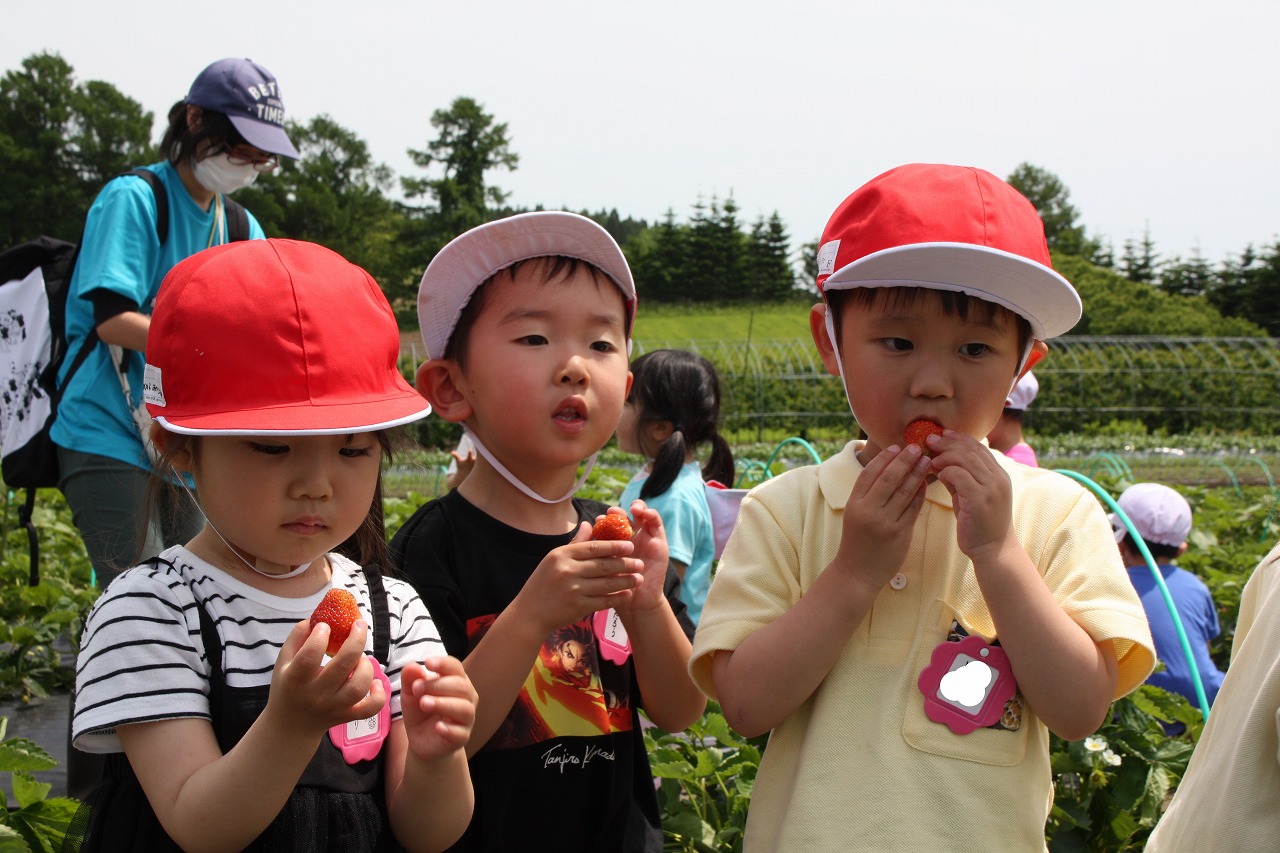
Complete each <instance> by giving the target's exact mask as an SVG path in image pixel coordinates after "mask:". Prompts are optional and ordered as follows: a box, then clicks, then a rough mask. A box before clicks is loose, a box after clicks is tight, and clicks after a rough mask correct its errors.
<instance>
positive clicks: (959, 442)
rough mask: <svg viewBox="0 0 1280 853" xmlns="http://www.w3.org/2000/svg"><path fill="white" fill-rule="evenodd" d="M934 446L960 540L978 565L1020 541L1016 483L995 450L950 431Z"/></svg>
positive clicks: (935, 466)
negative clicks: (1016, 529)
mask: <svg viewBox="0 0 1280 853" xmlns="http://www.w3.org/2000/svg"><path fill="white" fill-rule="evenodd" d="M933 444H934V457H933V459H932V468H933V471H934V473H935V474H936V476H937V478H938V481H939V482H941V483H942V484H943V485H944V486H946V487H947V491H948V492H950V493H951V501H952V504H953V506H954V507H955V513H956V544H957V545H959V547H960V550H961V551H963V552H964V554H965V556H967V557H969V559H971V560H973V561H974V566H975V568H976V567H977V566H978V565H979V564H981V563H982V562H983V560H984V558H986V557H988V556H995V554H996V553H998V552H999V550H1000V549H1002V548H1004V547H1006V546H1008V545H1010V544H1016V539H1015V538H1014V537H1013V486H1012V484H1011V483H1010V480H1009V475H1008V474H1007V473H1005V471H1004V469H1003V468H1001V467H1000V463H999V462H997V461H996V458H995V456H994V455H993V454H992V452H991V450H990V449H989V448H987V447H985V446H984V445H983V444H982V443H981V442H980V441H978V440H977V439H975V438H973V437H972V436H968V435H965V434H963V433H959V432H954V431H951V430H948V431H947V432H946V433H945V434H944V435H943V436H942V437H941V438H938V439H936V440H934V442H933ZM1011 540H1012V542H1011ZM1019 547H1020V546H1019Z"/></svg>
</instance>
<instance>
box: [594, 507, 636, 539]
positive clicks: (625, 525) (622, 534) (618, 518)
mask: <svg viewBox="0 0 1280 853" xmlns="http://www.w3.org/2000/svg"><path fill="white" fill-rule="evenodd" d="M631 532H632V531H631V522H630V521H628V520H627V517H626V516H625V515H619V514H618V513H616V512H611V513H609V514H608V515H603V516H601V517H600V520H599V521H597V522H596V524H595V527H593V528H591V538H592V539H630V538H631Z"/></svg>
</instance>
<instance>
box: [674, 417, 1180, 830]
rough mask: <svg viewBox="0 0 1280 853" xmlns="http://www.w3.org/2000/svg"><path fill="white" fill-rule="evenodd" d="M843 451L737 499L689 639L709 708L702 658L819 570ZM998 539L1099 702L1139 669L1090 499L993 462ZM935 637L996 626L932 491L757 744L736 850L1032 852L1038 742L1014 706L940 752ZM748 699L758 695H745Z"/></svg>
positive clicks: (835, 527) (1041, 734) (1118, 573)
mask: <svg viewBox="0 0 1280 853" xmlns="http://www.w3.org/2000/svg"><path fill="white" fill-rule="evenodd" d="M859 446H860V443H858V442H851V443H850V444H849V445H847V446H846V447H845V448H844V450H842V451H841V452H840V453H839V454H837V455H836V456H835V457H833V458H831V459H829V460H827V461H826V462H824V463H822V465H820V466H810V467H806V468H800V469H797V470H795V471H791V472H788V473H786V474H783V475H782V476H780V477H776V478H774V479H772V480H769V481H767V482H765V483H764V484H763V485H761V486H759V487H757V488H755V489H753V490H752V491H751V492H750V493H749V494H748V495H747V497H746V498H745V499H744V500H743V502H742V512H741V515H740V516H739V520H738V526H737V527H736V528H735V530H734V533H733V536H732V538H731V539H730V540H729V544H728V546H727V547H726V549H725V553H724V557H723V560H722V562H721V564H720V568H719V571H718V573H717V574H716V577H715V580H714V581H713V582H712V584H711V590H710V592H709V593H708V595H707V601H706V606H705V608H704V610H703V614H702V620H701V622H700V623H699V625H698V631H697V634H696V636H695V638H694V645H693V658H692V660H691V662H690V671H691V673H692V675H693V677H694V679H695V680H696V681H697V683H698V685H699V686H700V687H701V688H702V690H703V691H704V692H706V693H707V695H709V696H711V697H712V698H715V691H714V688H713V686H712V683H711V659H712V656H713V655H714V654H715V652H716V651H718V650H721V649H735V648H737V647H738V645H739V644H740V643H741V642H742V641H743V640H744V639H746V638H747V637H748V636H750V635H751V634H753V633H754V632H755V631H756V630H758V629H759V628H761V627H763V626H764V625H766V624H768V623H770V622H772V621H773V620H774V619H776V618H777V617H778V616H780V615H781V614H782V613H784V612H785V611H786V610H787V609H789V608H790V607H792V606H793V605H794V604H795V603H796V602H797V601H798V600H799V599H800V597H801V596H802V595H804V594H805V591H806V590H808V589H809V587H810V586H811V585H812V584H813V582H814V579H815V578H816V577H817V576H818V573H819V572H821V571H822V569H823V568H824V567H825V566H826V565H827V563H829V562H830V560H831V558H832V556H833V555H834V554H835V553H836V547H837V545H838V543H839V540H840V535H841V529H842V528H841V519H842V515H843V512H844V505H845V502H846V501H847V500H848V498H849V494H850V493H851V491H852V489H853V484H854V480H855V479H857V476H858V474H859V473H861V471H862V466H861V465H860V464H859V463H858V461H857V458H856V456H855V451H856V450H857V448H858V447H859ZM996 459H997V460H999V461H1000V464H1001V466H1002V467H1003V468H1004V469H1005V471H1007V472H1008V473H1009V476H1010V478H1011V479H1012V481H1013V495H1014V509H1013V524H1014V528H1015V530H1016V532H1017V536H1018V539H1019V540H1020V541H1021V542H1022V544H1023V547H1024V548H1025V549H1026V551H1027V554H1028V555H1029V556H1030V557H1031V560H1032V562H1034V563H1035V564H1036V566H1037V567H1038V568H1039V570H1040V573H1041V574H1042V575H1043V576H1044V580H1045V583H1046V584H1047V585H1048V587H1049V589H1050V590H1051V591H1052V592H1053V595H1054V597H1055V598H1056V599H1057V600H1058V602H1059V603H1060V604H1061V605H1062V607H1063V609H1065V610H1066V611H1067V613H1069V614H1070V615H1071V618H1072V619H1074V620H1075V621H1076V622H1077V623H1078V624H1079V625H1080V626H1082V627H1083V628H1084V629H1085V630H1086V631H1087V632H1088V633H1089V635H1090V636H1091V637H1093V639H1094V640H1095V641H1099V642H1101V641H1103V640H1111V641H1112V642H1113V643H1114V646H1115V650H1116V655H1117V657H1118V660H1119V669H1120V680H1119V684H1118V686H1117V688H1116V696H1117V697H1119V696H1122V695H1124V694H1125V693H1127V692H1129V691H1130V690H1132V689H1134V688H1135V687H1137V686H1138V685H1139V684H1141V683H1142V682H1143V681H1144V680H1145V679H1146V677H1147V675H1149V674H1150V672H1151V670H1152V668H1153V667H1154V665H1155V652H1154V646H1153V643H1152V641H1151V634H1150V631H1149V629H1148V627H1147V619H1146V615H1145V613H1144V612H1143V609H1142V604H1141V602H1140V601H1139V600H1138V596H1137V594H1136V593H1135V592H1134V589H1133V585H1132V584H1131V583H1130V582H1129V577H1128V575H1127V574H1126V573H1125V570H1124V566H1123V565H1122V564H1121V561H1120V555H1119V551H1118V550H1117V548H1116V542H1115V538H1114V537H1113V536H1112V533H1111V526H1110V524H1109V523H1108V522H1107V518H1106V514H1105V512H1104V511H1103V510H1102V507H1101V505H1100V504H1099V503H1098V501H1097V499H1096V498H1094V497H1093V496H1092V495H1091V494H1089V493H1088V492H1087V491H1086V490H1084V489H1083V488H1082V487H1080V486H1079V485H1077V484H1076V483H1075V482H1073V481H1072V480H1070V479H1068V478H1066V477H1064V476H1062V475H1060V474H1055V473H1053V472H1052V471H1047V470H1043V469H1037V468H1028V467H1026V466H1023V465H1019V464H1017V463H1015V462H1012V461H1010V460H1007V459H1005V458H1004V457H1003V456H1002V455H1001V454H996ZM952 620H956V621H958V622H959V623H960V624H961V625H962V626H963V627H964V628H965V629H966V630H967V631H968V633H969V634H974V635H981V636H982V637H984V638H985V639H987V640H991V639H993V637H994V633H995V627H994V625H993V623H992V619H991V614H990V613H989V612H988V610H987V606H986V602H985V601H984V599H983V597H982V593H981V591H980V590H979V588H978V583H977V580H976V578H975V577H974V573H973V566H972V564H971V563H970V561H969V559H968V558H967V557H965V555H964V554H963V553H962V552H961V551H960V549H959V548H958V547H957V545H956V527H955V514H954V511H953V509H952V506H951V496H950V494H949V493H948V492H947V490H946V488H945V487H944V486H943V485H942V484H941V483H937V482H935V483H932V484H930V485H929V486H928V488H927V491H926V500H925V504H924V507H923V509H922V510H921V513H920V517H919V519H918V520H917V522H916V526H915V533H914V535H913V537H912V542H911V547H910V550H909V551H908V553H907V558H906V561H905V562H904V564H903V568H902V571H901V573H900V576H899V578H897V579H895V582H894V583H892V584H890V585H889V586H886V588H885V589H884V591H883V592H882V593H881V594H880V596H879V597H878V598H877V599H876V602H875V605H874V606H873V608H872V610H871V612H870V613H869V614H868V616H867V618H866V619H864V620H863V622H862V624H861V625H860V626H859V627H858V630H857V631H856V632H855V633H854V634H853V636H852V637H851V638H850V639H849V640H848V642H847V643H846V644H845V646H844V650H843V652H842V653H841V656H840V658H839V660H838V661H837V662H836V664H835V666H834V667H832V669H831V672H830V673H829V674H828V675H827V677H826V680H825V681H824V682H823V683H822V685H821V686H820V687H819V688H818V690H817V691H815V692H814V694H813V696H811V697H810V698H809V699H808V701H806V702H805V703H804V704H803V705H801V706H800V707H799V708H798V709H797V710H796V711H795V713H793V714H792V715H791V716H790V717H789V718H788V719H787V720H786V722H784V723H783V724H782V725H780V726H778V728H776V729H775V730H774V731H773V733H772V734H771V736H770V739H769V747H768V749H767V750H766V752H765V756H764V760H763V762H762V764H761V767H760V771H759V775H758V777H757V779H756V784H755V790H754V793H753V795H752V801H751V810H750V812H749V814H748V818H747V830H746V849H747V850H749V851H790V850H797V851H804V853H821V851H840V853H845V851H849V850H874V851H892V850H902V851H912V853H917V851H921V850H999V851H1002V853H1008V851H1022V850H1028V851H1030V850H1034V851H1043V850H1044V849H1045V844H1044V824H1045V821H1046V819H1047V817H1048V814H1049V808H1050V806H1051V804H1052V780H1051V777H1050V771H1049V735H1048V730H1047V729H1046V728H1045V727H1044V724H1043V723H1041V722H1040V720H1039V719H1038V718H1037V717H1036V716H1035V714H1034V713H1033V712H1032V711H1031V710H1030V709H1029V708H1026V707H1025V705H1024V710H1023V717H1022V721H1021V725H1020V727H1018V728H1017V730H1016V731H1005V730H997V729H990V728H983V729H978V730H977V731H974V732H971V733H970V734H966V735H956V734H953V733H952V732H951V730H950V729H949V728H947V727H946V726H945V725H942V724H940V723H935V722H933V721H931V720H930V719H929V718H928V717H926V716H925V711H924V700H923V696H922V695H921V693H920V690H919V688H918V687H917V679H918V677H919V675H920V672H921V670H922V669H923V668H924V667H925V666H926V665H928V663H929V661H930V655H931V654H932V652H933V650H934V648H935V647H936V646H937V645H938V644H939V643H941V642H943V641H945V639H946V636H947V631H948V628H949V627H950V625H951V622H952ZM759 689H760V690H768V689H769V685H768V684H766V683H762V684H760V685H759Z"/></svg>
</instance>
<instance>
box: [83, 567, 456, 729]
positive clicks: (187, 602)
mask: <svg viewBox="0 0 1280 853" xmlns="http://www.w3.org/2000/svg"><path fill="white" fill-rule="evenodd" d="M328 557H329V563H330V565H331V566H332V567H333V576H332V579H331V581H330V585H331V586H333V587H339V588H342V589H347V590H350V591H351V592H352V594H354V595H355V597H356V601H357V602H358V603H359V605H360V612H361V614H363V616H364V618H365V620H366V621H369V622H370V623H371V624H370V629H369V635H368V640H367V642H366V648H365V651H366V652H370V653H371V652H372V650H373V628H372V609H371V607H370V601H369V589H368V586H367V584H366V582H365V577H364V573H363V572H362V571H361V570H360V568H359V567H358V566H357V565H356V564H355V563H353V562H351V561H350V560H347V559H345V558H344V557H341V556H339V555H337V554H329V555H328ZM161 558H162V559H163V560H167V561H168V562H169V563H172V565H166V564H165V563H160V564H158V565H154V566H153V565H151V564H144V565H141V566H136V567H134V568H132V569H130V570H129V571H127V572H125V573H124V574H122V575H120V577H118V578H116V580H114V581H113V582H112V583H111V585H110V586H109V587H108V588H107V590H106V591H105V592H104V593H103V594H102V597H101V598H99V599H98V602H97V604H96V605H94V608H93V611H92V612H91V613H90V614H89V619H88V622H87V623H86V624H85V629H84V634H83V636H82V638H81V646H80V655H79V658H78V659H77V662H76V708H75V717H74V719H73V720H72V735H73V738H74V743H75V746H76V748H78V749H80V750H81V751H84V752H98V753H106V752H120V751H122V749H123V748H122V747H121V745H120V739H119V738H118V737H117V736H116V732H115V728H116V726H120V725H125V724H129V723H146V722H155V721H157V720H172V719H181V718H190V717H196V718H200V719H206V720H207V719H209V698H208V697H209V665H208V662H207V661H206V660H205V654H204V643H203V641H202V640H201V638H200V612H199V609H198V608H197V606H196V599H195V597H194V596H198V597H199V600H200V602H201V603H202V604H203V605H204V608H205V610H206V611H208V613H209V616H210V617H211V618H212V620H213V622H214V624H215V625H216V626H217V631H218V639H219V641H220V643H221V645H222V647H223V649H224V652H223V664H224V672H225V677H226V681H227V686H228V687H233V688H239V687H259V686H262V685H269V684H270V683H271V673H272V669H273V667H274V666H275V662H276V657H277V656H278V655H279V654H280V648H281V647H282V646H283V645H284V641H285V639H286V638H287V637H288V635H289V632H290V631H291V630H292V629H293V626H294V625H295V624H297V622H298V621H299V620H301V619H307V618H309V617H310V616H311V612H312V611H313V610H314V609H315V607H316V605H317V604H319V603H320V599H322V598H323V597H324V594H325V592H326V591H327V590H328V587H326V588H324V589H321V590H319V591H317V592H316V593H315V594H313V595H309V596H306V597H305V598H282V597H280V596H277V595H272V594H270V593H268V592H264V591H262V590H260V589H255V588H254V587H251V586H249V585H248V584H245V583H242V582H241V581H239V580H237V579H236V578H235V577H234V576H233V575H230V574H228V573H227V572H225V571H223V570H222V569H219V568H216V567H214V566H212V565H210V564H209V563H206V562H205V561H204V560H201V559H200V558H199V557H196V556H195V555H194V554H192V553H191V552H190V551H188V550H187V549H185V548H182V547H175V548H170V549H169V550H167V551H165V552H164V553H163V554H162V555H161ZM385 585H386V591H387V609H388V610H389V611H390V623H391V647H390V652H389V661H388V665H387V667H386V673H387V677H388V678H389V679H390V680H391V700H390V702H391V717H392V719H393V720H394V719H399V718H400V671H401V669H403V667H404V665H405V664H406V663H408V662H410V661H419V662H420V661H422V660H423V659H424V658H427V657H431V656H440V655H444V654H446V652H445V649H444V645H443V644H442V643H441V642H440V635H439V632H437V630H436V627H435V624H434V623H433V622H432V621H431V615H430V614H429V613H428V612H427V608H426V606H425V605H424V604H423V603H422V600H421V599H420V598H418V595H417V593H415V592H414V591H413V588H412V587H411V586H409V584H407V583H405V582H404V581H400V580H396V579H394V578H385Z"/></svg>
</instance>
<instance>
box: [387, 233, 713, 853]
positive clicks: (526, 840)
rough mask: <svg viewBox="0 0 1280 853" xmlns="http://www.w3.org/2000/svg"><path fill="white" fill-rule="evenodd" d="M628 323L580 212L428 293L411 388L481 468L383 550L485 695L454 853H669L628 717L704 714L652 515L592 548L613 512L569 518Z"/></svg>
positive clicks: (447, 251) (622, 269) (619, 278)
mask: <svg viewBox="0 0 1280 853" xmlns="http://www.w3.org/2000/svg"><path fill="white" fill-rule="evenodd" d="M634 317H635V285H634V284H633V282H632V279H631V272H630V270H629V269H628V268H627V262H626V259H625V258H624V257H623V255H622V251H621V249H619V248H618V244H617V243H615V242H614V240H613V238H612V237H610V236H609V233H608V232H607V231H605V230H604V229H603V228H601V227H600V226H599V225H597V224H596V223H594V222H592V221H591V220H590V219H587V218H586V217H583V216H578V215H577V214H572V213H563V212H558V211H545V212H535V213H524V214H519V215H516V216H512V217H509V218H506V219H500V220H497V221H495V222H490V223H487V224H485V225H481V226H479V227H477V228H473V229H472V230H470V231H468V232H466V233H464V234H462V235H461V236H459V237H457V238H455V239H454V240H453V241H451V242H450V243H449V244H448V245H447V246H445V247H444V249H442V250H441V251H440V252H439V254H437V255H436V256H435V258H433V259H432V261H431V263H430V265H429V266H428V267H427V270H426V272H425V273H424V275H423V277H422V285H421V287H420V288H419V290H418V318H419V321H420V324H421V329H422V338H423V342H424V343H425V345H426V350H427V357H428V361H426V362H424V363H423V364H422V366H421V367H420V368H419V369H418V376H417V382H418V389H419V390H420V391H421V392H422V394H423V396H425V397H426V398H427V399H428V400H429V401H430V402H431V405H432V407H433V409H434V410H435V412H436V413H437V414H438V415H440V416H441V417H443V418H444V419H445V420H448V421H452V422H461V423H462V424H463V426H464V428H465V430H466V431H467V433H468V434H469V435H470V436H471V440H472V442H473V443H474V444H475V448H476V455H477V458H476V463H475V467H474V468H473V469H472V471H471V473H470V474H469V475H467V478H466V479H465V480H463V481H462V484H461V485H460V486H458V488H457V489H454V490H452V491H450V492H448V493H447V494H445V495H444V496H443V497H440V498H438V499H436V500H434V501H431V502H430V503H427V504H425V505H424V506H422V507H421V508H420V509H419V510H418V511H417V512H415V513H414V515H413V516H412V517H411V518H410V519H409V520H408V521H406V522H405V524H404V526H402V527H401V528H400V530H399V531H398V532H397V533H396V536H395V538H394V539H393V540H392V543H391V550H392V554H393V558H394V560H395V563H396V566H397V567H398V568H400V569H401V570H402V571H403V572H404V573H405V574H406V575H407V576H408V577H409V578H410V580H411V581H412V582H413V583H414V585H415V586H416V587H417V588H418V591H419V592H420V593H421V594H422V597H423V599H424V600H425V601H426V603H427V607H428V608H430V610H431V615H432V616H433V617H434V619H435V622H436V625H437V626H438V627H439V629H440V636H441V638H442V639H443V641H444V644H445V648H446V649H447V650H448V651H449V652H450V654H453V655H456V656H458V657H461V658H464V664H465V666H466V669H467V674H468V675H470V676H471V679H472V681H473V682H474V683H475V685H476V690H477V691H478V692H479V694H480V704H479V710H478V713H477V717H476V724H475V727H474V728H473V729H472V733H471V741H470V743H469V744H468V745H467V751H468V753H469V754H470V755H471V777H472V781H473V783H474V784H475V789H476V810H475V816H474V817H473V818H472V821H471V826H470V827H469V828H468V829H467V832H466V834H465V835H464V836H463V838H462V840H461V841H460V842H459V843H458V844H457V845H456V847H455V848H454V849H456V850H469V851H470V850H483V851H512V850H555V851H558V853H572V851H583V853H596V851H605V850H607V851H638V850H644V851H655V852H656V851H660V850H661V849H662V829H661V826H660V816H659V811H658V803H657V797H656V794H655V790H654V785H653V776H652V774H651V773H650V770H649V759H648V755H647V754H646V752H645V748H644V739H643V737H642V735H641V729H640V717H639V710H640V708H642V707H643V709H644V711H645V713H646V715H647V716H648V717H649V719H650V720H652V721H653V722H654V723H655V724H657V725H659V726H661V727H662V728H664V729H667V730H668V731H680V730H681V729H683V728H685V727H686V726H688V725H689V724H690V723H692V722H693V721H694V720H696V719H697V718H698V717H699V715H700V714H701V713H702V711H703V709H704V708H705V706H706V700H705V699H703V697H702V695H701V693H699V692H698V689H697V688H696V687H695V686H694V685H693V682H692V681H690V680H689V676H688V673H687V669H686V667H687V665H688V660H689V649H690V645H689V637H690V636H691V635H692V633H693V626H692V624H691V623H690V622H689V620H688V619H687V618H686V617H685V615H684V611H685V607H684V604H683V603H682V602H681V601H680V595H679V584H680V581H679V578H678V577H677V576H676V573H675V571H674V570H673V569H671V568H670V566H669V561H668V555H667V543H666V536H665V534H664V532H663V525H662V520H661V517H660V516H659V515H658V513H657V512H655V511H654V510H652V509H649V508H647V507H646V506H645V504H644V502H643V501H635V502H633V503H632V504H631V506H630V507H628V509H629V510H630V511H631V515H632V517H633V519H634V521H635V528H636V530H635V535H634V537H633V538H632V539H630V540H622V541H604V540H601V541H595V540H592V538H591V524H590V522H592V521H594V520H595V519H596V518H597V517H598V516H600V515H603V514H604V513H605V512H606V511H608V510H609V508H608V507H607V506H606V505H605V504H602V503H599V502H597V501H590V500H583V499H579V498H575V497H573V493H574V492H575V491H576V490H577V489H578V487H579V486H581V484H582V483H583V481H584V480H585V478H586V472H584V473H582V474H581V476H579V474H578V471H579V468H580V467H581V466H582V462H583V460H587V466H586V468H587V470H590V464H591V462H593V461H594V459H595V456H596V454H597V453H598V452H599V451H600V448H602V447H603V446H604V445H605V443H606V442H607V441H608V440H609V438H610V437H611V436H612V435H613V432H614V430H615V429H616V428H617V425H618V418H619V417H620V416H621V414H622V407H623V403H624V401H625V400H626V398H627V392H628V390H629V388H630V385H631V374H630V372H629V370H628V366H627V350H628V346H629V341H630V337H631V328H632V322H633V320H634ZM612 512H613V513H615V514H616V513H618V512H620V510H617V509H614V510H612Z"/></svg>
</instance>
